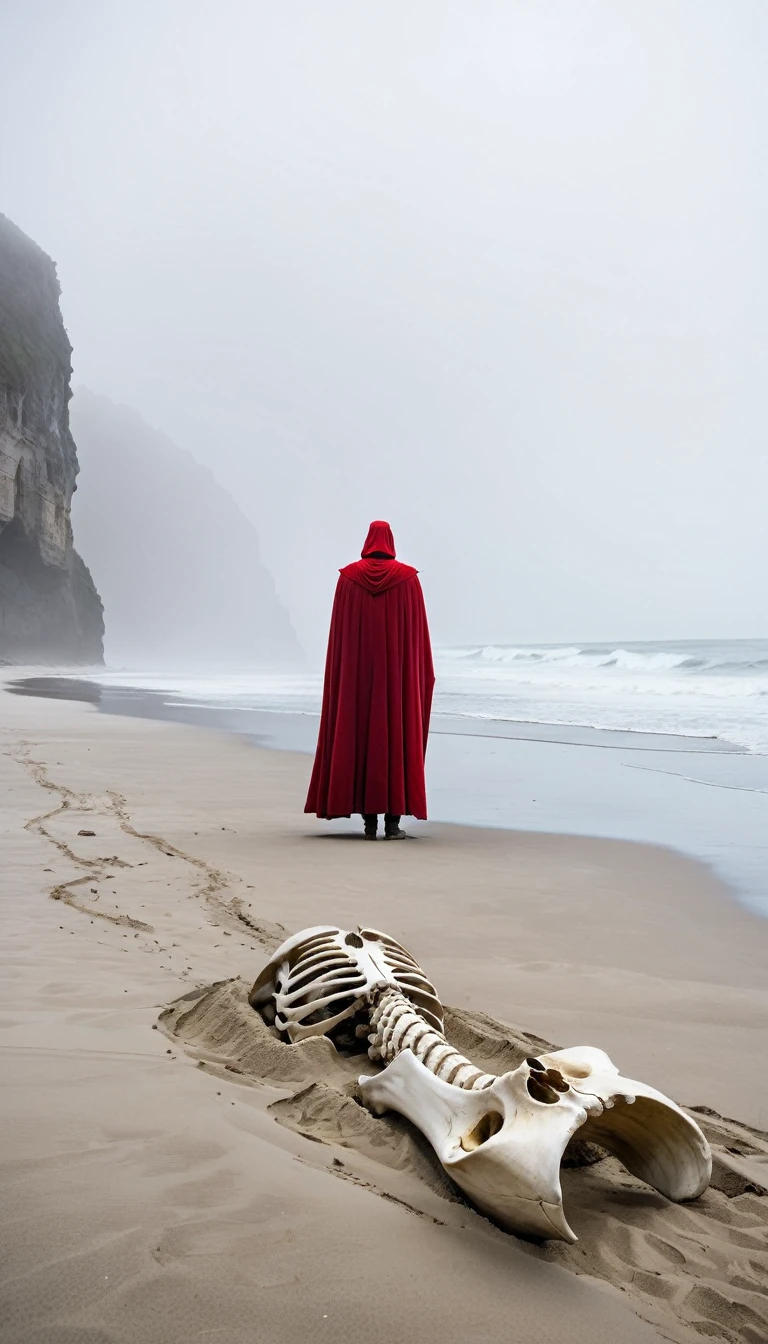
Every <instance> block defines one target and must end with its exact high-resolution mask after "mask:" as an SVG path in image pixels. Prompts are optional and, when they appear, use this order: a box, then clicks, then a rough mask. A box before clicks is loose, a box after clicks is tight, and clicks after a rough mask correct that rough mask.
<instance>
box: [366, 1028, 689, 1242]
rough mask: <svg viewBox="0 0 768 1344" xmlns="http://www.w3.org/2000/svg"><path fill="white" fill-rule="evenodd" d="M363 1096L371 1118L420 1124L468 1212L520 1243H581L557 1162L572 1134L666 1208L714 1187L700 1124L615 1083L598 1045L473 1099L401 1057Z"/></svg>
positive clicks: (538, 1064) (503, 1080)
mask: <svg viewBox="0 0 768 1344" xmlns="http://www.w3.org/2000/svg"><path fill="white" fill-rule="evenodd" d="M360 1086H361V1090H362V1093H363V1098H364V1100H365V1102H366V1104H367V1105H368V1106H369V1107H370V1108H371V1110H373V1111H374V1112H376V1113H377V1114H381V1113H382V1112H383V1111H385V1110H389V1109H391V1110H395V1111H399V1112H400V1114H401V1115H405V1116H406V1117H407V1118H408V1119H409V1120H410V1121H411V1122H412V1123H413V1124H414V1125H416V1126H417V1127H418V1128H419V1129H420V1130H421V1131H422V1133H423V1134H424V1135H425V1136H426V1138H427V1139H429V1142H430V1143H431V1144H432V1147H433V1148H434V1150H435V1152H436V1154H437V1156H438V1158H439V1159H440V1162H441V1163H442V1165H443V1166H444V1167H445V1170H446V1171H447V1172H448V1174H449V1175H450V1176H451V1177H452V1179H453V1180H454V1181H455V1182H456V1184H457V1185H458V1186H460V1188H461V1189H462V1190H463V1191H464V1192H465V1193H466V1194H467V1195H468V1196H469V1198H470V1199H471V1200H472V1202H473V1203H474V1204H476V1205H477V1207H478V1208H479V1209H481V1210H482V1211H483V1212H484V1213H486V1214H488V1215H489V1216H490V1217H491V1218H493V1219H494V1220H495V1221H496V1222H498V1223H500V1224H501V1225H502V1226H503V1227H506V1228H508V1229H509V1230H511V1231H514V1232H522V1233H524V1234H527V1235H529V1236H535V1237H542V1238H560V1239H562V1240H563V1241H570V1242H573V1241H576V1237H575V1235H574V1233H573V1232H572V1231H571V1228H570V1227H569V1226H568V1223H567V1221H566V1218H565V1214H564V1213H563V1196H562V1190H561V1187H560V1162H561V1159H562V1156H563V1153H564V1151H565V1148H566V1145H567V1143H568V1140H569V1139H570V1138H571V1136H572V1135H573V1134H574V1133H575V1132H576V1130H577V1129H581V1134H580V1137H583V1138H585V1139H592V1140H594V1141H595V1142H596V1143H599V1144H600V1145H601V1147H603V1148H606V1149H607V1150H608V1151H609V1152H611V1153H613V1154H614V1155H615V1156H616V1157H618V1158H619V1160H620V1161H621V1162H622V1163H623V1164H624V1166H625V1167H626V1168H627V1170H628V1171H630V1172H632V1174H633V1175H635V1176H637V1177H639V1178H640V1179H641V1180H643V1181H646V1182H647V1183H648V1184H649V1185H652V1186H654V1188H655V1189H657V1190H659V1191H660V1192H661V1194H663V1195H665V1196H666V1197H667V1198H668V1199H672V1200H685V1199H695V1198H696V1196H697V1195H700V1194H701V1193H702V1192H703V1191H704V1190H705V1189H706V1187H707V1185H708V1184H709V1179H710V1175H711V1170H712V1159H711V1156H710V1152H709V1145H708V1144H707V1141H706V1139H705V1138H704V1135H703V1134H702V1133H701V1130H700V1129H699V1127H698V1125H697V1124H696V1123H695V1122H694V1121H693V1120H691V1119H690V1118H689V1117H688V1116H687V1115H685V1113H684V1112H683V1111H681V1110H680V1108H679V1106H676V1105H675V1103H674V1102H673V1101H670V1100H669V1099H668V1098H667V1097H665V1096H663V1095H662V1094H661V1093H660V1092H656V1091H655V1089H654V1088H652V1087H647V1086H646V1085H645V1084H644V1083H638V1082H633V1081H631V1080H630V1079H628V1078H620V1077H619V1073H618V1070H617V1069H616V1067H615V1066H614V1065H613V1064H612V1063H611V1061H610V1059H609V1058H608V1056H607V1055H606V1054H604V1052H603V1051H602V1050H597V1049H594V1048H592V1047H591V1046H580V1047H576V1048H574V1049H571V1050H556V1051H553V1052H552V1053H551V1054H549V1055H542V1056H541V1057H540V1058H537V1059H528V1060H526V1061H525V1062H524V1063H523V1064H521V1065H520V1066H519V1068H517V1069H515V1070H513V1071H512V1072H511V1073H505V1074H502V1075H501V1076H500V1077H498V1078H496V1079H495V1080H494V1081H493V1083H491V1085H490V1086H488V1087H484V1088H482V1089H480V1090H476V1091H467V1090H465V1089H464V1088H461V1087H455V1086H453V1085H452V1084H450V1083H446V1082H443V1081H442V1079H440V1078H436V1077H435V1075H434V1074H433V1073H431V1072H430V1070H429V1069H428V1068H425V1066H424V1065H423V1064H422V1063H421V1062H420V1061H419V1060H418V1059H417V1058H416V1056H415V1055H414V1054H413V1053H412V1052H411V1051H410V1050H404V1051H403V1053H402V1054H400V1055H398V1056H397V1058H396V1059H395V1060H393V1062H392V1063H391V1064H389V1065H388V1067H387V1068H386V1069H384V1070H383V1072H382V1073H380V1074H377V1075H376V1076H375V1077H362V1078H361V1079H360Z"/></svg>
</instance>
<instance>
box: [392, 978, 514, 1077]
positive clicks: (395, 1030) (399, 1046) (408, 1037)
mask: <svg viewBox="0 0 768 1344" xmlns="http://www.w3.org/2000/svg"><path fill="white" fill-rule="evenodd" d="M371 1028H372V1030H371V1033H370V1035H369V1037H368V1040H369V1042H370V1044H369V1046H368V1054H369V1056H370V1058H371V1059H381V1060H383V1061H384V1062H385V1064H391V1063H392V1060H393V1059H395V1057H396V1056H397V1055H399V1054H400V1053H401V1051H403V1050H412V1051H413V1053H414V1054H415V1056H416V1058H417V1059H419V1060H420V1061H421V1063H422V1064H423V1065H424V1066H425V1068H428V1069H429V1070H430V1072H431V1073H434V1075H435V1077H436V1078H441V1079H442V1080H443V1082H446V1083H452V1084H453V1086H454V1087H463V1088H465V1089H466V1090H467V1091H474V1090H476V1089H479V1088H483V1087H490V1085H491V1083H493V1082H494V1081H495V1078H494V1075H493V1074H491V1073H483V1071H482V1069H478V1068H476V1066H475V1065H474V1064H472V1063H471V1062H470V1060H468V1059H466V1058H465V1057H464V1055H462V1054H460V1053H459V1051H458V1050H454V1048H453V1046H452V1045H449V1044H448V1042H447V1041H446V1039H445V1037H444V1036H443V1034H442V1032H439V1031H437V1030H436V1029H435V1028H434V1027H432V1026H430V1025H429V1023H428V1022H426V1021H425V1019H424V1018H423V1017H422V1016H421V1014H420V1013H419V1012H418V1010H417V1009H416V1008H415V1007H414V1005H413V1004H412V1003H411V1001H410V999H407V998H406V997H405V995H404V994H401V992H400V990H399V989H392V988H387V989H384V990H382V991H381V992H380V993H378V994H377V995H376V996H375V998H374V1001H373V1005H372V1007H371Z"/></svg>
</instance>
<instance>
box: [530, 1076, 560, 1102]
mask: <svg viewBox="0 0 768 1344" xmlns="http://www.w3.org/2000/svg"><path fill="white" fill-rule="evenodd" d="M526 1087H527V1088H528V1092H529V1094H530V1096H532V1097H533V1100H534V1101H541V1102H543V1103H544V1104H545V1105H546V1106H554V1104H555V1102H556V1101H559V1100H560V1098H559V1096H558V1095H557V1092H555V1090H554V1088H553V1087H550V1086H549V1084H548V1083H547V1081H546V1074H543V1073H540V1074H538V1075H537V1074H533V1073H532V1074H531V1076H530V1078H529V1079H528V1081H527V1083H526Z"/></svg>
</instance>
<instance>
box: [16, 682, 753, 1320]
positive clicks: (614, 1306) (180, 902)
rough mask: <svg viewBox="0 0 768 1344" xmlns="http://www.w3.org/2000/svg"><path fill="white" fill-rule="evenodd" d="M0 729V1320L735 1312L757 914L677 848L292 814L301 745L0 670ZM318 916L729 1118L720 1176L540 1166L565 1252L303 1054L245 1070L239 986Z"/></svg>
mask: <svg viewBox="0 0 768 1344" xmlns="http://www.w3.org/2000/svg"><path fill="white" fill-rule="evenodd" d="M0 726H2V752H3V755H2V758H0V759H1V764H2V793H3V811H2V828H3V835H2V852H3V860H4V862H3V883H2V909H3V935H4V936H3V940H2V945H1V947H2V951H1V952H0V956H1V957H2V963H3V974H2V1004H1V1005H0V1049H1V1050H2V1060H3V1074H4V1084H5V1085H4V1087H3V1090H2V1101H0V1107H2V1116H3V1125H4V1133H5V1134H6V1135H7V1136H9V1137H7V1138H6V1142H5V1144H4V1147H3V1150H2V1154H1V1155H0V1181H1V1183H2V1190H3V1207H4V1221H3V1232H2V1238H3V1255H2V1259H3V1264H4V1286H3V1291H2V1302H0V1315H2V1316H3V1318H4V1320H5V1321H6V1322H7V1324H6V1327H5V1331H4V1339H7V1340H8V1341H11V1342H12V1344H17V1342H21V1341H24V1344H28V1342H30V1341H34V1342H35V1344H75V1341H77V1344H80V1341H99V1344H100V1342H101V1341H113V1340H114V1341H126V1342H127V1341H130V1342H131V1344H133V1341H137V1342H138V1341H142V1342H143V1341H155V1340H157V1341H160V1340H162V1341H172V1342H173V1344H175V1341H176V1340H178V1341H182V1340H184V1341H185V1344H186V1341H188V1340H190V1339H194V1340H196V1339H207V1338H209V1337H211V1338H213V1337H219V1338H221V1339H226V1340H227V1341H228V1342H229V1341H233V1344H240V1341H243V1342H245V1341H246V1340H247V1341H252V1340H260V1341H262V1340H263V1341H273V1340H274V1341H277V1340H278V1339H280V1340H281V1341H282V1340H285V1341H289V1342H290V1341H294V1340H295V1341H297V1342H298V1341H306V1340H312V1341H314V1340H340V1339H341V1340H343V1339H347V1338H349V1339H352V1338H353V1337H354V1338H358V1337H360V1336H361V1335H362V1336H364V1337H365V1338H366V1339H369V1340H371V1341H378V1340H382V1341H383V1340H385V1339H386V1340H387V1341H391V1340H392V1339H400V1338H409V1337H412V1336H413V1337H418V1338H420V1339H423V1340H425V1341H432V1340H434V1341H436V1342H437V1341H438V1340H440V1341H447V1342H448V1344H451V1342H452V1341H456V1344H459V1342H461V1344H465V1342H466V1341H468V1340H474V1339H483V1340H489V1341H496V1340H498V1341H502V1340H503V1341H510V1340H512V1341H518V1340H519V1341H521V1344H522V1342H523V1341H526V1344H527V1341H529V1340H531V1339H534V1338H535V1339H537V1340H542V1341H548V1340H552V1341H554V1340H555V1339H557V1340H561V1339H562V1337H563V1336H564V1335H565V1334H567V1335H568V1337H569V1338H573V1339H575V1340H576V1341H577V1342H578V1341H579V1340H582V1339H583V1340H585V1341H586V1340H590V1341H601V1340H606V1341H609V1340H610V1341H614V1340H622V1341H624V1340H626V1341H628V1342H629V1344H632V1341H634V1340H638V1341H640V1340H643V1339H654V1338H660V1337H661V1338H667V1339H676V1340H681V1341H682V1340H694V1339H701V1337H702V1335H707V1336H709V1337H710V1338H722V1339H728V1340H734V1341H737V1342H738V1341H745V1344H756V1341H760V1340H765V1339H766V1337H768V1325H766V1317H767V1315H768V1313H767V1312H766V1305H765V1302H766V1299H765V1285H766V1279H767V1278H768V1268H767V1265H768V1245H767V1242H766V1229H767V1227H768V1199H763V1197H762V1196H761V1195H760V1194H759V1193H758V1192H759V1190H760V1189H761V1188H762V1187H761V1177H762V1173H763V1172H764V1171H765V1169H766V1165H768V1164H767V1163H766V1152H768V1150H766V1148H765V1145H764V1141H763V1140H762V1139H761V1137H760V1136H759V1135H755V1134H752V1135H751V1138H750V1131H749V1130H747V1129H745V1128H744V1127H743V1124H746V1125H749V1126H753V1127H757V1128H758V1129H761V1130H765V1129H768V1085H766V1082H765V1080H764V1078H763V1077H762V1076H761V1075H762V1070H761V1068H760V1063H759V1062H760V1061H761V1060H764V1059H765V1057H766V1042H767V1039H768V1031H767V1030H766V1028H767V1025H768V988H766V975H765V968H766V965H767V964H768V956H767V954H768V927H767V926H766V924H765V921H762V920H760V919H758V918H757V917H754V916H752V915H750V914H749V912H748V911H746V910H743V909H740V908H739V907H738V906H736V905H735V904H734V903H733V902H732V901H731V900H730V899H729V897H728V896H727V894H726V893H724V891H723V890H722V888H721V887H720V886H719V884H718V883H717V881H716V880H715V878H714V877H713V876H712V874H711V873H710V872H709V870H708V869H706V868H704V867H703V866H700V865H698V864H696V863H694V862H691V861H689V860H687V859H684V858H682V857H680V856H678V855H677V854H675V853H673V852H672V851H668V850H662V849H655V848H652V847H648V846H642V845H633V844H627V843H624V842H619V841H594V840H586V839H582V838H579V837H563V836H549V835H543V834H524V833H516V832H505V831H486V830H482V829H479V828H472V829H466V828H460V827H453V826H432V825H430V826H427V827H425V828H423V829H422V830H421V831H420V834H419V838H418V840H413V841H409V842H407V843H403V844H400V845H384V844H380V845H377V846H375V847H374V846H372V845H365V844H363V843H361V842H360V841H359V839H358V836H357V828H356V825H355V824H354V823H337V824H335V825H334V826H332V827H329V826H322V825H320V824H319V823H315V822H313V821H312V819H309V818H305V817H303V815H302V813H301V806H302V804H303V794H304V789H305V785H306V777H307V769H308V762H307V759H306V757H305V756H301V755H297V754H293V753H288V752H270V751H264V750H259V749H255V748H253V747H252V746H251V745H250V744H249V743H247V742H246V741H245V740H244V739H242V738H237V737H226V736H223V735H218V734H216V733H213V732H209V731H207V730H204V729H200V728H185V727H178V726H175V725H169V724H165V723H157V722H148V721H144V720H141V719H128V718H125V719H123V718H116V717H109V716H106V715H100V714H99V713H98V712H96V711H95V710H94V708H93V707H91V706H88V705H85V704H76V703H68V702H56V701H48V700H25V699H22V698H19V697H11V696H8V695H7V694H5V693H3V695H2V698H1V699H0ZM80 831H94V832H95V834H94V835H92V836H90V835H80V834H79V832H80ZM52 897H53V899H51V898H52ZM333 921H337V922H339V923H340V924H342V925H344V926H346V927H349V926H354V925H355V924H357V923H367V924H371V925H373V926H374V927H379V928H384V929H386V930H387V931H388V932H391V933H392V934H394V935H395V936H396V937H398V938H400V939H401V940H402V941H403V942H404V943H405V944H406V945H407V946H409V947H410V948H411V950H412V951H413V952H414V954H415V955H416V956H417V957H418V958H419V960H420V961H421V962H422V964H423V965H424V967H425V969H426V970H427V972H428V974H429V975H430V976H431V978H432V979H433V980H434V981H435V983H436V984H437V986H438V989H439V990H440V992H441V995H442V998H443V1000H444V1001H445V1002H446V1003H448V1004H451V1005H453V1007H454V1009H455V1010H456V1012H457V1014H458V1016H457V1018H456V1020H457V1021H465V1022H466V1021H468V1020H471V1019H469V1018H467V1017H466V1015H467V1014H470V1015H471V1014H484V1015H489V1016H490V1017H491V1018H492V1019H494V1020H495V1021H496V1022H501V1023H511V1024H514V1026H515V1029H516V1030H517V1032H518V1033H519V1032H520V1031H525V1032H530V1033H534V1034H535V1035H537V1036H541V1037H543V1038H544V1039H546V1040H551V1041H553V1042H555V1043H556V1044H559V1045H572V1044H578V1043H584V1042H588V1043H591V1044H596V1045H600V1046H602V1047H603V1048H604V1049H606V1050H608V1052H609V1054H611V1056H612V1057H613V1059H614V1061H615V1062H616V1063H617V1064H618V1066H619V1067H620V1069H621V1071H622V1073H623V1074H625V1075H626V1076H629V1077H633V1076H634V1077H639V1078H641V1079H644V1080H645V1081H647V1082H649V1083H652V1084H653V1085H655V1086H657V1087H660V1088H661V1089H663V1090H664V1091H666V1092H667V1093H669V1094H670V1095H671V1096H673V1097H674V1098H675V1099H676V1100H677V1101H679V1102H680V1103H682V1104H684V1105H688V1106H705V1107H708V1108H711V1109H713V1110H714V1111H716V1112H719V1113H720V1115H725V1116H732V1117H737V1120H738V1121H739V1122H743V1124H737V1125H736V1126H732V1127H730V1128H729V1127H728V1126H725V1127H723V1126H722V1125H721V1123H720V1122H719V1121H718V1120H716V1119H715V1118H707V1117H702V1118H703V1119H704V1121H705V1123H710V1124H711V1125H712V1126H713V1131H712V1137H713V1140H714V1141H715V1142H716V1143H718V1144H720V1146H721V1147H722V1148H723V1150H724V1149H725V1147H726V1146H727V1139H728V1137H730V1139H731V1144H730V1146H731V1147H734V1148H738V1149H739V1153H738V1154H731V1159H732V1162H731V1166H730V1167H729V1168H728V1170H729V1171H730V1173H731V1177H732V1180H731V1184H730V1189H729V1190H728V1191H726V1190H725V1189H722V1188H714V1189H712V1190H710V1191H709V1192H708V1193H707V1195H706V1196H704V1198H703V1200H701V1201H699V1202H697V1204H696V1205H695V1206H690V1207H686V1208H678V1207H675V1206H671V1205H668V1204H667V1203H666V1201H664V1200H662V1199H661V1198H660V1197H659V1196H657V1195H655V1194H652V1193H651V1192H649V1191H648V1190H647V1189H646V1188H644V1187H640V1186H639V1183H637V1182H634V1181H633V1180H631V1179H630V1178H626V1177H625V1176H622V1173H621V1171H620V1169H616V1170H613V1169H612V1167H610V1166H606V1165H605V1164H604V1163H598V1164H597V1166H596V1167H594V1168H589V1169H588V1170H587V1171H586V1172H584V1173H581V1174H576V1173H574V1174H573V1176H570V1175H569V1177H568V1182H569V1183H570V1184H569V1189H570V1194H567V1195H566V1199H567V1201H570V1200H572V1203H570V1204H569V1214H570V1220H571V1222H572V1225H573V1226H574V1230H575V1231H576V1233H577V1235H579V1237H580V1241H579V1243H578V1245H577V1246H575V1247H572V1248H566V1247H553V1246H549V1247H544V1248H542V1247H538V1246H533V1245H531V1244H528V1243H525V1242H521V1241H518V1240H517V1239H516V1238H514V1237H509V1236H507V1235H505V1234H502V1233H500V1232H499V1231H498V1230H497V1229H495V1228H493V1227H492V1226H491V1225H490V1224H489V1223H488V1222H487V1221H486V1220H484V1219H482V1218H481V1217H479V1216H478V1215H477V1214H476V1213H474V1212H473V1211H472V1210H471V1209H469V1208H468V1207H467V1206H466V1205H464V1204H463V1203H461V1202H460V1201H458V1200H456V1199H455V1198H454V1197H453V1196H452V1193H451V1191H450V1190H446V1189H445V1188H443V1187H442V1186H441V1185H440V1181H439V1172H437V1173H436V1172H435V1169H434V1165H433V1164H432V1165H431V1164H430V1162H429V1156H428V1154H427V1155H426V1156H425V1155H424V1154H423V1153H421V1152H420V1157H419V1160H418V1161H414V1160H413V1156H412V1149H411V1148H409V1147H408V1144H407V1143H405V1144H403V1143H400V1144H399V1146H398V1143H393V1141H392V1138H391V1133H390V1129H389V1128H388V1127H387V1124H386V1122H384V1121H378V1122H373V1121H371V1124H373V1125H374V1126H375V1125H378V1126H383V1128H380V1129H374V1130H373V1131H372V1130H370V1129H369V1127H368V1121H367V1114H364V1113H362V1112H360V1108H358V1107H355V1110H354V1111H353V1112H351V1116H352V1120H351V1121H350V1119H349V1114H347V1116H346V1118H344V1117H343V1116H341V1117H340V1114H339V1103H338V1101H337V1100H336V1093H335V1092H334V1086H333V1085H334V1079H333V1077H332V1076H331V1073H332V1071H331V1070H329V1071H328V1074H327V1076H325V1077H318V1076H317V1074H316V1072H315V1073H313V1072H312V1070H311V1069H310V1070H309V1071H307V1070H306V1069H305V1068H304V1065H303V1063H300V1061H299V1060H297V1063H296V1069H297V1076H296V1077H295V1078H293V1079H291V1080H287V1079H286V1078H285V1077H283V1078H276V1077H274V1076H267V1075H269V1074H270V1070H269V1069H265V1068H264V1067H263V1066H262V1064H261V1063H260V1055H259V1050H258V1044H259V1037H258V1032H259V1029H260V1028H259V1023H258V1020H257V1019H255V1017H254V1018H253V1019H250V1018H249V1019H247V1023H246V1029H247V1031H249V1032H250V1031H251V1030H253V1032H254V1033H256V1034H255V1035H254V1038H253V1041H254V1046H253V1051H249V1050H246V1056H247V1058H245V1059H240V1062H238V1058H237V1057H236V1056H237V1051H238V1049H242V1041H241V1042H240V1046H236V1045H235V1043H234V1036H235V1029H234V1025H233V1024H234V1022H235V1021H236V1020H237V1013H238V1012H239V1011H240V1007H241V1006H242V987H243V986H246V985H247V984H248V983H249V982H250V981H251V980H253V979H254V978H255V975H256V973H257V972H258V970H259V969H260V967H261V965H262V963H263V962H264V960H266V958H267V956H268V954H269V952H270V951H271V949H272V948H273V947H274V946H275V945H276V943H277V942H278V941H280V940H281V939H282V938H283V937H284V936H285V933H286V932H293V931H295V930H298V929H300V928H302V927H304V926H306V925H308V924H312V923H324V922H333ZM223 980H232V981H233V983H232V985H230V986H229V987H225V989H224V990H222V989H221V988H220V989H219V990H218V991H213V995H214V997H213V998H212V997H211V993H212V992H211V990H210V986H211V985H212V984H214V982H217V981H223ZM184 994H189V995H191V996H192V997H191V998H189V999H187V1000H186V1001H185V1002H186V1007H183V1008H182V1011H181V1012H179V1010H176V1012H175V1015H174V1014H171V1016H170V1017H169V1016H168V1015H167V1013H166V1015H165V1016H164V1017H163V1018H162V1020H161V1021H160V1022H159V1023H158V1019H159V1018H160V1015H161V1014H163V1013H164V1012H165V1010H166V1009H167V1007H168V1005H169V1004H171V1003H172V1002H173V1001H174V1000H177V999H178V998H179V997H180V996H181V995H184ZM216 995H218V998H217V997H215V996H216ZM238 995H240V998H238ZM222 996H224V997H222ZM204 1005H207V1009H206V1012H202V1011H201V1009H202V1006H204ZM193 1010H194V1012H193ZM232 1013H234V1014H235V1017H234V1018H233V1017H232V1016H231V1014H232ZM462 1013H463V1014H464V1015H465V1016H464V1018H461V1014H462ZM206 1014H207V1016H206ZM201 1016H206V1022H207V1025H206V1023H201V1022H200V1017H201ZM182 1019H183V1022H182ZM211 1019H213V1020H214V1027H213V1028H211ZM484 1020H485V1019H483V1021H484ZM153 1026H154V1027H156V1028H157V1029H155V1030H153ZM484 1029H485V1030H488V1029H490V1030H497V1029H498V1028H496V1027H494V1026H493V1025H491V1027H490V1028H488V1027H487V1025H486V1028H484ZM211 1031H213V1035H211ZM222 1032H223V1037H222ZM230 1035H231V1036H232V1038H233V1039H232V1042H229V1036H230ZM512 1035H514V1033H512ZM284 1048H285V1049H286V1050H288V1051H289V1053H290V1048H289V1047H284ZM169 1052H170V1053H169ZM291 1067H293V1065H291ZM235 1070H241V1071H240V1072H236V1071H235ZM318 1087H320V1088H323V1087H325V1088H326V1089H327V1091H328V1093H330V1094H331V1095H326V1094H325V1093H322V1092H320V1093H318V1092H317V1091H315V1092H314V1093H312V1092H311V1089H313V1088H315V1089H317V1088H318ZM307 1089H310V1096H309V1102H308V1103H307V1102H306V1101H305V1100H302V1095H304V1097H306V1093H307ZM337 1091H338V1089H337ZM297 1098H298V1100H297ZM350 1105H352V1106H354V1105H355V1103H354V1102H351V1103H350ZM341 1110H342V1111H344V1110H345V1107H344V1105H342V1106H341ZM358 1112H360V1113H359V1114H358ZM699 1114H701V1113H699ZM406 1137H408V1136H406ZM409 1141H410V1140H409ZM750 1149H751V1150H752V1151H750ZM339 1164H341V1165H339ZM727 1184H728V1181H727V1180H723V1179H720V1181H719V1185H720V1186H724V1185H727ZM764 1209H765V1210H766V1212H765V1213H764V1212H763V1210H764Z"/></svg>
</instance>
